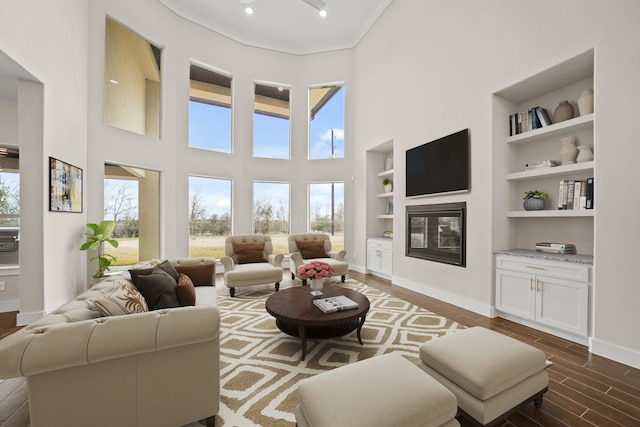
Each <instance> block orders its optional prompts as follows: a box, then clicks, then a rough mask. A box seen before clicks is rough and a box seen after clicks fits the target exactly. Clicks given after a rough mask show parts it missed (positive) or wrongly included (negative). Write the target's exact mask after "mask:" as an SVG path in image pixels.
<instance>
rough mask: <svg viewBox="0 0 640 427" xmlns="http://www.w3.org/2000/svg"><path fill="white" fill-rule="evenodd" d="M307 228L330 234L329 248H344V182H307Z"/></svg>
mask: <svg viewBox="0 0 640 427" xmlns="http://www.w3.org/2000/svg"><path fill="white" fill-rule="evenodd" d="M309 230H310V231H311V232H313V233H315V232H317V233H325V234H328V235H329V236H331V248H332V249H334V250H340V249H344V183H343V182H323V183H311V184H309Z"/></svg>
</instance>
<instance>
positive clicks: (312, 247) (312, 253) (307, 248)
mask: <svg viewBox="0 0 640 427" xmlns="http://www.w3.org/2000/svg"><path fill="white" fill-rule="evenodd" d="M296 245H297V246H298V249H299V250H300V255H302V258H304V259H310V258H328V255H327V252H326V251H325V250H324V240H296Z"/></svg>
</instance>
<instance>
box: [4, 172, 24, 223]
mask: <svg viewBox="0 0 640 427" xmlns="http://www.w3.org/2000/svg"><path fill="white" fill-rule="evenodd" d="M19 226H20V174H19V173H18V172H0V227H19Z"/></svg>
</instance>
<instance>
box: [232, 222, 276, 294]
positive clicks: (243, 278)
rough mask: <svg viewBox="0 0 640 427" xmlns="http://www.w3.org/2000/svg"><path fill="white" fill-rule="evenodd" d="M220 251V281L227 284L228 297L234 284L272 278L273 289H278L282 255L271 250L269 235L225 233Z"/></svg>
mask: <svg viewBox="0 0 640 427" xmlns="http://www.w3.org/2000/svg"><path fill="white" fill-rule="evenodd" d="M224 254H225V256H224V257H222V258H221V259H220V262H221V263H222V265H223V266H224V284H225V285H226V286H227V287H228V288H229V295H231V296H232V297H233V296H235V294H236V288H237V287H241V286H251V285H261V284H264V283H270V282H273V283H275V286H276V291H278V290H279V289H280V281H281V280H282V259H283V258H284V255H282V254H277V255H274V254H273V244H272V243H271V237H270V236H265V235H262V234H239V235H235V236H229V237H227V238H226V239H225V243H224Z"/></svg>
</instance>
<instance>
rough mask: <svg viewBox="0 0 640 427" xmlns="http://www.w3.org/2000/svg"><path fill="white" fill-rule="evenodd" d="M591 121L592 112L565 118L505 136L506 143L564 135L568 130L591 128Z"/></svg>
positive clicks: (520, 142) (524, 142) (517, 143)
mask: <svg viewBox="0 0 640 427" xmlns="http://www.w3.org/2000/svg"><path fill="white" fill-rule="evenodd" d="M593 121H594V114H593V113H592V114H586V115H584V116H580V117H575V118H573V119H569V120H565V121H564V122H560V123H554V124H552V125H549V126H545V127H543V128H540V129H535V130H532V131H529V132H525V133H521V134H518V135H514V136H510V137H508V138H507V144H513V145H522V144H529V143H531V142H536V141H541V140H543V139H550V138H554V137H557V136H565V135H567V134H568V133H569V132H577V131H579V130H582V129H590V128H593Z"/></svg>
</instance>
